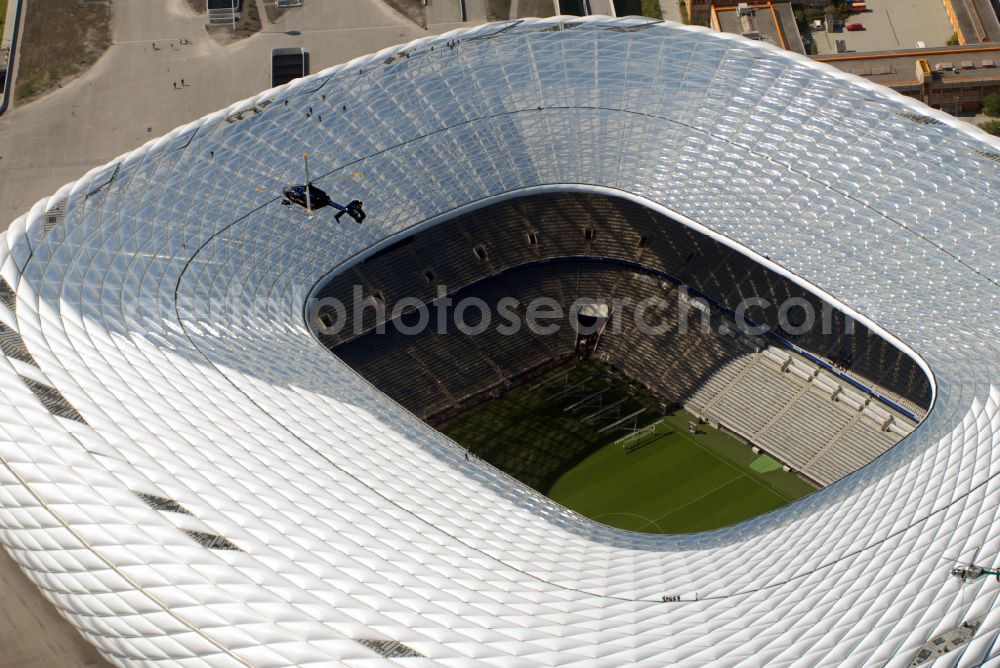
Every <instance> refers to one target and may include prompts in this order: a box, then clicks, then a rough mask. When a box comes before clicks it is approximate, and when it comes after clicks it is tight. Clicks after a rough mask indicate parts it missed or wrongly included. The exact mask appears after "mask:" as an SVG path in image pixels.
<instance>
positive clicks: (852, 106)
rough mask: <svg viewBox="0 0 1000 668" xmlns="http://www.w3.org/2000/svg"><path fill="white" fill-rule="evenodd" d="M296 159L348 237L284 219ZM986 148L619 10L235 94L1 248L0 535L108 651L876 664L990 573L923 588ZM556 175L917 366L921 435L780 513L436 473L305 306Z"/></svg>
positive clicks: (997, 375) (967, 463) (934, 562)
mask: <svg viewBox="0 0 1000 668" xmlns="http://www.w3.org/2000/svg"><path fill="white" fill-rule="evenodd" d="M310 111H312V112H313V113H310ZM306 149H308V150H309V151H310V161H311V167H312V169H313V174H314V175H315V176H316V178H317V182H318V184H319V185H320V186H321V187H322V188H323V189H324V190H325V191H326V192H328V193H330V194H331V195H332V196H334V197H335V198H336V197H339V196H342V197H344V198H345V199H348V198H358V199H362V200H363V201H364V202H365V208H366V210H367V212H368V214H369V215H368V219H367V220H366V221H365V224H364V225H361V226H357V225H354V224H341V225H337V224H335V223H332V222H331V221H330V220H329V218H323V217H321V216H319V215H318V214H317V215H315V216H313V217H311V218H310V217H307V216H305V215H303V214H302V213H301V212H299V211H296V210H295V209H294V207H282V206H281V204H280V199H281V191H282V188H284V187H286V186H287V185H288V184H289V183H294V182H300V181H301V178H302V174H301V162H300V160H301V154H302V151H303V150H306ZM998 154H1000V147H998V145H997V142H996V141H995V140H993V139H991V138H989V137H988V136H987V135H985V134H984V133H982V132H980V131H978V130H976V129H974V128H971V127H970V126H966V125H965V124H963V123H960V122H958V121H955V120H953V119H950V118H949V117H947V116H945V115H944V114H940V113H938V112H935V111H933V110H931V109H928V108H926V107H924V106H922V105H920V104H918V103H916V102H914V101H911V100H908V99H906V98H903V97H902V96H900V95H898V94H896V93H893V92H892V91H889V90H886V89H883V88H881V87H879V86H875V85H874V84H870V83H868V82H866V81H864V80H861V79H858V78H856V77H853V76H850V75H848V74H844V73H842V72H839V71H837V70H835V69H833V68H832V67H829V66H826V65H823V64H819V63H815V62H813V61H811V60H809V59H807V58H805V57H800V56H796V55H795V54H791V53H789V52H787V51H781V50H779V49H777V48H775V47H772V46H770V45H767V44H763V43H760V42H754V41H750V40H746V39H741V38H738V37H732V36H730V35H724V34H719V33H714V32H711V31H708V30H704V29H699V28H694V27H686V26H679V25H674V24H668V23H655V24H654V23H648V22H644V21H641V20H638V19H618V20H612V19H607V18H594V19H583V20H572V21H570V20H567V19H565V18H564V19H549V20H539V21H522V22H510V23H506V24H490V25H486V26H481V27H477V28H474V29H470V30H466V31H456V32H453V33H449V34H446V35H442V36H440V37H432V38H428V39H425V40H420V41H417V42H413V43H410V44H407V45H405V46H401V47H398V48H395V49H390V50H385V51H382V52H379V53H377V54H374V55H372V56H368V57H364V58H359V59H357V60H354V61H351V62H350V63H347V64H345V65H343V66H340V67H336V68H333V69H330V70H326V71H324V72H322V73H320V74H318V75H315V76H311V77H307V78H305V79H301V80H297V81H295V82H292V83H290V84H288V85H286V86H284V87H281V88H277V89H273V90H270V91H266V92H264V93H262V94H260V95H259V96H256V97H255V98H253V99H250V100H246V101H243V102H240V103H237V104H235V105H233V106H232V107H230V108H228V109H225V110H222V111H220V112H218V113H216V114H213V115H211V116H208V117H206V118H204V119H201V120H199V121H197V122H194V123H192V124H190V125H187V126H184V127H181V128H178V129H176V130H175V131H173V132H171V133H170V134H168V135H167V136H165V137H162V138H160V139H157V140H154V141H152V142H150V143H148V144H146V145H144V146H142V147H141V148H139V149H136V150H135V151H133V152H131V153H129V154H126V155H123V156H121V157H120V158H119V159H117V160H115V161H113V162H111V163H110V164H108V165H106V166H104V167H101V168H98V169H96V170H93V171H91V172H88V173H87V174H86V175H84V176H83V177H82V178H81V179H80V180H79V181H77V182H75V183H72V184H69V185H67V186H66V187H64V188H63V189H61V190H60V191H59V192H57V193H56V194H55V195H53V196H52V197H50V198H47V199H45V200H42V201H41V202H39V203H38V204H36V205H35V206H34V207H33V208H32V209H31V211H30V212H29V213H27V214H25V215H24V216H22V217H20V218H19V219H18V220H16V221H15V222H14V223H13V225H12V226H11V228H10V229H9V230H8V232H7V233H6V234H5V235H3V236H2V237H0V276H2V277H3V279H4V283H6V284H7V288H4V287H3V286H2V285H0V298H2V299H0V320H2V321H3V322H4V323H6V324H7V325H8V326H9V327H12V328H14V329H16V331H17V333H18V335H19V336H20V337H21V339H22V340H23V344H24V347H25V348H26V350H27V351H29V352H30V356H31V359H32V361H33V363H29V362H27V361H24V360H23V359H16V358H14V357H10V356H2V357H0V395H2V396H3V397H4V400H5V402H6V404H7V406H8V409H7V410H4V411H2V412H0V434H2V437H0V458H2V462H3V466H2V467H0V492H2V494H3V502H2V504H0V518H2V524H0V526H3V528H4V531H3V532H2V533H0V540H2V541H3V543H4V545H5V546H6V547H7V548H8V549H9V550H10V551H11V554H12V555H13V556H14V558H15V559H17V560H18V561H19V562H20V563H21V564H22V565H23V566H24V567H25V569H26V570H27V572H28V573H29V575H30V576H31V577H32V579H33V580H34V581H35V582H36V584H38V585H39V586H40V587H41V588H43V589H44V590H45V591H46V592H47V594H48V595H49V597H50V599H51V600H52V601H53V602H54V603H55V604H56V605H57V606H58V607H59V609H60V610H61V611H62V612H63V614H64V615H66V616H67V618H69V619H70V620H71V621H72V622H73V623H74V624H76V625H77V627H78V628H80V630H81V632H82V633H83V634H84V636H85V637H86V638H87V639H88V640H89V641H90V642H92V643H94V644H95V645H96V646H97V647H99V648H100V650H101V651H102V652H103V653H104V654H105V655H106V656H108V657H109V658H112V659H114V660H117V661H120V662H126V661H128V662H131V663H145V664H153V663H154V662H163V661H164V660H172V661H176V662H188V663H196V662H197V663H202V662H203V663H207V664H213V665H275V666H277V665H304V664H310V663H315V664H320V663H332V662H351V661H362V660H365V661H377V660H378V659H379V658H380V657H388V656H414V655H416V654H419V655H421V656H424V657H427V658H428V659H430V660H433V661H434V662H436V663H452V664H455V665H469V664H471V663H474V662H481V663H484V664H486V663H491V664H512V663H517V664H518V665H527V664H532V663H537V664H546V665H550V664H555V663H579V664H586V665H607V666H618V665H624V664H647V665H665V664H669V663H686V664H689V665H705V664H708V663H713V664H716V665H723V664H737V663H740V662H747V661H749V662H752V663H755V664H757V663H759V664H762V665H777V664H781V663H793V662H801V663H804V664H809V665H831V666H834V665H843V664H844V663H851V664H855V665H876V664H877V665H884V664H887V663H892V664H903V663H907V662H909V660H910V659H911V658H913V657H915V656H916V655H917V653H918V652H920V651H924V650H923V646H924V644H925V643H927V642H928V641H929V640H930V639H932V638H934V637H935V636H937V635H939V634H941V633H942V632H944V631H947V630H949V629H953V628H956V627H959V625H960V624H961V623H962V622H963V620H967V619H977V620H978V619H980V618H981V617H982V616H983V615H987V617H986V618H985V621H983V626H982V628H984V629H993V628H996V625H997V621H998V618H997V613H994V612H992V611H994V610H995V609H996V607H995V603H996V597H997V591H998V590H997V588H996V585H995V584H994V583H993V582H992V581H988V580H987V579H986V578H983V579H980V580H976V581H971V582H968V583H965V584H962V583H960V582H959V581H958V580H956V579H954V578H950V577H949V576H948V569H949V568H950V567H951V565H952V563H951V562H950V561H949V559H948V558H959V559H963V560H964V559H970V558H971V557H972V555H973V553H974V552H975V551H976V546H981V549H980V550H979V551H978V554H979V555H980V557H979V559H980V560H981V561H983V562H986V563H988V564H991V563H992V562H993V561H994V559H995V556H996V555H997V553H998V552H1000V535H998V533H997V532H996V530H995V529H994V528H993V522H994V519H995V516H996V513H997V510H998V507H1000V503H998V500H1000V478H998V477H997V473H996V471H997V470H998V464H1000V449H998V448H996V447H995V444H996V440H997V432H998V423H1000V417H998V399H1000V397H998V394H997V390H996V389H995V388H996V387H997V386H998V385H1000V357H998V352H997V350H996V344H995V342H996V341H998V340H1000V336H998V334H1000V332H998V327H1000V325H998V324H997V323H998V322H1000V318H998V316H1000V293H998V291H997V281H998V279H1000V266H998V263H1000V251H998V248H997V246H996V238H995V228H996V223H997V221H998V217H1000V211H998V202H1000V198H998V197H997V192H998V189H1000V164H998V163H997V162H996V160H997V159H998ZM567 188H571V189H572V188H576V189H583V190H587V191H601V192H609V193H615V194H618V195H621V196H624V197H629V198H633V199H635V200H637V201H641V202H643V203H644V204H646V205H647V206H649V207H652V208H655V209H657V210H660V211H662V212H664V213H667V214H668V215H670V216H671V217H672V218H674V219H675V220H680V221H682V222H684V223H685V224H688V225H691V226H692V227H695V228H697V229H699V230H701V231H703V232H704V233H706V234H709V235H711V236H713V237H714V238H717V239H720V240H722V241H723V242H725V243H727V244H730V245H732V246H734V247H736V248H738V249H740V250H741V252H744V253H747V254H749V255H751V256H753V257H754V258H756V259H757V260H758V261H759V262H762V263H765V264H767V265H768V266H770V267H772V268H774V269H775V270H776V271H779V272H782V274H783V275H786V276H789V277H790V278H792V279H793V280H796V281H799V282H801V283H803V284H805V285H808V286H810V287H811V289H813V290H815V291H816V292H818V293H820V294H822V295H824V296H825V298H826V299H828V300H830V301H831V302H832V303H834V304H836V305H837V306H838V307H840V308H843V309H845V310H846V311H847V312H849V313H852V314H854V315H855V316H856V317H857V318H859V319H860V320H861V321H862V322H865V323H866V324H869V325H870V326H872V327H873V328H875V329H876V330H877V331H879V332H880V333H881V334H882V335H884V336H886V337H888V338H890V340H892V341H895V342H896V344H897V345H898V346H900V347H901V348H904V349H905V350H908V351H910V352H911V354H913V355H914V356H915V358H916V359H918V360H919V361H920V363H921V364H922V365H923V366H924V367H925V369H926V370H927V371H928V372H929V374H931V376H932V378H933V381H934V387H935V401H934V404H933V407H932V409H931V411H930V413H929V415H928V417H927V419H926V420H925V421H924V422H923V423H922V424H921V425H920V426H919V427H918V428H917V430H916V431H915V432H914V433H913V434H911V435H910V436H909V437H907V438H906V439H904V440H903V441H902V442H901V443H900V444H899V445H898V446H896V447H895V448H893V449H891V450H890V451H889V452H888V453H886V454H885V455H883V456H882V457H880V458H879V459H877V460H875V461H874V462H872V463H871V464H870V465H868V466H867V467H865V468H863V469H861V470H859V471H857V472H855V473H854V474H851V475H849V476H847V477H845V478H843V479H842V480H840V481H839V482H837V483H835V484H833V485H831V486H829V487H827V488H825V489H823V490H821V491H818V492H817V493H815V494H813V495H811V496H809V497H807V498H805V499H802V500H800V501H797V502H795V503H793V504H791V505H788V506H786V507H784V508H781V509H779V510H776V511H773V512H771V513H768V514H766V515H762V516H760V517H757V518H755V519H753V520H750V521H747V522H744V523H741V524H738V525H735V526H732V527H729V528H726V529H721V530H718V531H714V532H711V533H706V534H696V535H690V536H656V535H646V534H635V533H629V532H626V531H621V530H616V529H612V528H609V527H607V526H604V525H601V524H599V523H596V522H593V521H591V520H588V519H585V518H583V517H581V516H580V515H577V514H576V513H573V512H571V511H569V510H567V509H565V508H563V507H561V506H559V505H558V504H556V503H554V502H552V501H550V500H548V499H546V498H545V497H544V496H542V495H541V494H539V493H537V492H535V491H533V490H531V489H529V488H527V487H525V486H523V485H521V484H520V483H518V482H517V481H515V480H513V479H512V478H510V477H508V476H507V475H505V474H503V473H502V472H500V471H498V470H495V469H492V468H490V467H489V466H487V465H485V464H483V463H481V462H476V461H473V462H467V461H466V460H465V458H464V457H463V454H462V450H460V449H459V448H458V447H457V446H456V445H455V444H454V443H453V442H451V441H450V440H448V439H447V438H445V437H444V436H442V435H441V434H439V433H437V432H435V431H434V430H432V429H430V428H429V427H427V426H426V425H423V424H422V423H420V422H419V421H418V420H416V419H415V418H414V417H413V416H412V415H410V414H408V413H406V412H405V411H403V410H402V409H401V408H400V407H398V406H397V405H395V404H393V403H392V402H390V401H388V400H387V399H386V398H385V397H384V396H382V395H381V394H379V393H378V392H377V391H376V390H375V389H374V388H372V387H371V386H370V385H369V384H368V383H366V382H365V381H364V380H363V379H361V378H359V377H358V376H356V375H355V374H354V373H353V372H352V371H351V370H350V369H349V368H347V367H346V366H345V365H344V364H343V363H342V362H340V361H339V360H338V359H337V358H336V357H334V356H333V355H331V354H329V352H328V351H326V350H325V349H324V348H323V347H322V346H321V345H319V343H318V342H317V341H316V340H315V338H314V337H313V335H312V332H311V331H310V329H309V327H308V326H307V323H306V322H305V318H304V308H303V307H304V302H305V300H306V298H307V296H308V295H309V294H310V292H311V290H312V289H313V288H314V286H315V285H316V284H317V283H318V282H319V281H320V280H321V279H322V277H323V276H325V275H327V274H328V273H329V272H330V271H333V270H336V268H337V267H338V266H339V265H341V264H342V263H344V262H346V261H348V260H349V259H350V258H352V257H354V256H355V255H356V254H358V253H361V252H364V251H365V250H366V249H369V248H371V247H372V246H374V245H376V244H379V243H381V242H383V241H386V240H389V239H392V238H393V237H394V236H395V235H397V234H400V233H402V232H407V231H409V230H412V229H414V228H416V227H418V226H421V225H431V224H434V222H435V221H437V220H441V219H443V218H446V217H448V216H452V215H455V214H456V213H458V212H461V211H465V210H469V208H470V207H477V206H481V205H483V204H485V203H488V202H492V201H496V198H498V197H504V196H507V195H508V194H509V193H521V194H523V193H528V192H535V191H538V190H544V189H567ZM11 293H15V294H16V300H13V301H12V299H11ZM21 357H23V355H21ZM45 388H49V389H48V390H46V389H45ZM43 401H44V402H45V403H43ZM60 416H61V417H60ZM666 594H670V595H677V596H679V597H680V601H677V602H670V603H666V602H664V601H663V596H664V595H666ZM976 628H980V627H976ZM994 635H995V634H993V633H992V632H991V633H983V632H981V633H980V634H979V635H978V636H976V638H975V639H974V640H973V641H972V642H970V643H968V644H965V645H962V646H960V647H957V648H956V649H954V650H953V656H956V657H958V660H959V661H960V662H962V663H966V664H977V665H978V663H979V662H980V661H981V660H983V659H984V658H986V657H989V656H994V655H995V654H996V653H997V652H998V651H1000V650H998V649H997V647H996V646H995V645H994V644H993V638H994ZM949 646H950V645H949Z"/></svg>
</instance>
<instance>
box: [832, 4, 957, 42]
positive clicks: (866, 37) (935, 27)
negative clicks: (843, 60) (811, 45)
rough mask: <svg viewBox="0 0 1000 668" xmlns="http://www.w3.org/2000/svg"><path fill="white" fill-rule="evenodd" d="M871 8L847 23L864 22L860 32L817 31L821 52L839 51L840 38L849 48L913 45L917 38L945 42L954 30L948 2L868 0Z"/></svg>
mask: <svg viewBox="0 0 1000 668" xmlns="http://www.w3.org/2000/svg"><path fill="white" fill-rule="evenodd" d="M867 4H868V11H867V12H864V13H861V14H851V15H850V16H849V17H848V19H847V21H846V22H845V23H846V24H851V23H860V24H861V25H862V26H863V27H864V29H863V30H861V31H858V32H849V31H847V30H842V31H840V32H815V33H813V39H815V40H816V47H817V50H818V52H819V53H837V43H836V41H837V40H839V39H842V40H844V42H845V43H846V45H847V50H848V51H891V50H896V49H912V48H915V47H916V46H917V42H923V43H924V44H925V45H926V46H945V45H946V44H947V43H948V38H950V37H951V35H952V33H953V32H954V28H953V27H952V25H951V21H950V20H949V19H948V14H947V12H945V9H944V4H943V3H941V2H936V1H928V0H867Z"/></svg>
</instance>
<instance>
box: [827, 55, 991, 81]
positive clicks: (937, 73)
mask: <svg viewBox="0 0 1000 668" xmlns="http://www.w3.org/2000/svg"><path fill="white" fill-rule="evenodd" d="M816 60H818V61H820V62H825V63H829V64H830V65H833V66H834V67H836V68H838V69H841V70H843V71H845V72H849V73H851V74H855V75H857V76H862V77H865V78H866V79H868V80H870V81H874V82H875V83H878V84H881V85H883V86H892V87H893V88H896V89H906V88H907V87H914V88H916V87H918V86H919V85H920V84H921V83H922V81H921V79H920V76H919V75H918V72H917V67H919V62H920V61H921V60H923V61H926V62H927V65H928V67H929V69H930V72H931V76H932V77H933V80H934V81H935V82H939V83H940V84H943V85H946V86H947V85H960V86H969V85H977V84H981V85H987V86H989V85H993V86H996V85H1000V45H996V44H993V45H987V46H957V47H956V46H949V47H937V48H930V49H919V50H917V49H905V50H899V51H873V52H868V53H848V54H840V55H830V56H818V57H816Z"/></svg>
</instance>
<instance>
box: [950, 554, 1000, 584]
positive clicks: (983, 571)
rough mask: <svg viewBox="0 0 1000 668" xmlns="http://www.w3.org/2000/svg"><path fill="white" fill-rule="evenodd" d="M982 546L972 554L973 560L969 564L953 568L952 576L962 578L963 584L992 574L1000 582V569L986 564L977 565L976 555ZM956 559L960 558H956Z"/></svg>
mask: <svg viewBox="0 0 1000 668" xmlns="http://www.w3.org/2000/svg"><path fill="white" fill-rule="evenodd" d="M981 547H982V545H980V546H979V547H977V548H976V551H975V553H973V555H972V560H971V561H970V562H969V563H968V564H967V565H965V566H956V567H955V568H953V569H951V576H952V577H954V578H958V579H959V580H961V581H962V584H965V583H966V582H970V581H972V580H978V579H979V578H981V577H985V576H987V575H992V576H993V577H995V578H996V579H997V582H1000V569H996V568H987V567H985V566H977V565H976V564H974V563H973V562H974V561H975V560H976V557H977V556H978V555H979V550H980V548H981ZM955 561H958V560H957V559H956V560H955Z"/></svg>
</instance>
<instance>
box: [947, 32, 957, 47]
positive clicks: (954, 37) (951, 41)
mask: <svg viewBox="0 0 1000 668" xmlns="http://www.w3.org/2000/svg"><path fill="white" fill-rule="evenodd" d="M948 46H958V33H957V32H953V33H951V37H949V38H948Z"/></svg>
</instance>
